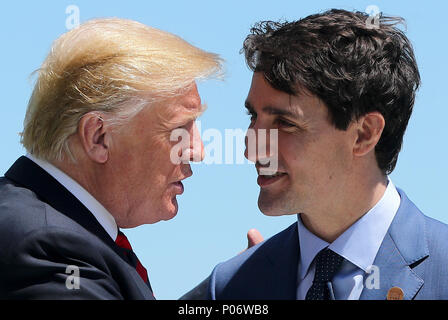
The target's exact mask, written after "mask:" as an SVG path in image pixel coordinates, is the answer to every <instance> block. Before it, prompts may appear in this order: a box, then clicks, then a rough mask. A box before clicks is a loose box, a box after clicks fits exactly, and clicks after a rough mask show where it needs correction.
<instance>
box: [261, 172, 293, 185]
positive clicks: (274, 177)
mask: <svg viewBox="0 0 448 320" xmlns="http://www.w3.org/2000/svg"><path fill="white" fill-rule="evenodd" d="M287 175H288V174H287V173H286V172H275V173H273V174H270V175H269V174H268V175H259V176H258V179H257V183H258V185H259V186H260V187H262V188H263V187H267V186H268V185H271V184H273V183H276V182H278V181H280V180H282V179H283V178H285V177H286V176H287Z"/></svg>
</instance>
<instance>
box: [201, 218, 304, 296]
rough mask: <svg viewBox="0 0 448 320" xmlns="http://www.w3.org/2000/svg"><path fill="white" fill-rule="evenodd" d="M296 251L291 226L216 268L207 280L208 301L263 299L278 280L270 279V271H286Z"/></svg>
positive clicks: (294, 228)
mask: <svg viewBox="0 0 448 320" xmlns="http://www.w3.org/2000/svg"><path fill="white" fill-rule="evenodd" d="M297 248H298V235H297V222H295V223H294V224H292V225H291V226H289V227H288V228H286V229H285V230H283V231H281V232H279V233H277V234H276V235H274V236H272V237H271V238H269V239H268V240H265V241H263V242H261V243H259V244H258V245H256V246H254V247H252V248H250V249H248V250H246V251H244V252H243V253H241V254H239V255H237V256H235V257H233V258H232V259H229V260H227V261H225V262H223V263H220V264H218V265H217V266H216V267H215V269H214V270H213V272H212V274H211V276H210V281H209V298H211V299H223V298H224V299H225V298H227V297H229V298H231V299H246V298H253V297H259V298H263V297H265V295H266V287H269V286H271V285H273V284H272V283H271V282H273V281H275V278H276V277H277V276H278V275H273V274H272V271H274V270H284V271H285V270H287V268H288V266H287V265H289V264H290V263H289V260H291V259H297V254H291V252H294V251H295V250H298V249H297ZM292 265H294V263H292ZM279 266H281V267H279ZM279 268H280V269H279ZM260 279H263V280H262V281H260Z"/></svg>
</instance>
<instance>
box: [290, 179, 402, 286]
mask: <svg viewBox="0 0 448 320" xmlns="http://www.w3.org/2000/svg"><path fill="white" fill-rule="evenodd" d="M399 206H400V195H399V193H398V191H397V189H396V188H395V186H394V184H393V183H392V181H391V180H390V179H389V181H388V185H387V188H386V191H385V192H384V195H383V196H382V197H381V199H380V200H379V201H378V203H377V204H376V205H375V206H374V207H373V208H372V209H370V210H369V211H368V212H367V213H366V214H365V215H363V216H362V217H361V218H360V219H359V220H358V221H356V222H355V223H354V224H352V225H351V226H350V227H349V228H348V229H347V230H346V231H345V232H344V233H343V234H341V235H340V236H339V237H338V238H337V239H336V240H335V241H333V242H332V243H331V244H329V243H328V242H326V241H324V240H322V239H320V238H319V237H317V236H316V235H314V234H312V233H311V232H310V231H309V230H308V229H307V228H306V227H305V226H304V225H303V222H302V219H301V218H300V215H298V233H299V244H300V266H299V269H300V270H299V276H300V278H301V279H303V278H305V276H306V274H307V273H308V271H309V267H310V265H311V263H312V262H313V259H314V257H315V256H316V255H317V254H318V253H319V251H321V250H322V249H323V248H325V247H327V246H328V248H329V249H331V250H333V251H334V252H336V253H337V254H339V255H341V256H342V257H344V258H345V259H346V260H348V261H350V262H351V263H353V264H354V265H356V266H357V267H358V268H360V269H362V270H364V271H365V272H367V271H368V269H369V267H370V266H372V264H373V262H374V260H375V257H376V254H377V253H378V250H379V248H380V246H381V243H382V241H383V239H384V236H385V235H386V233H387V230H388V229H389V226H390V224H391V223H392V220H393V218H394V216H395V214H396V213H397V210H398V208H399Z"/></svg>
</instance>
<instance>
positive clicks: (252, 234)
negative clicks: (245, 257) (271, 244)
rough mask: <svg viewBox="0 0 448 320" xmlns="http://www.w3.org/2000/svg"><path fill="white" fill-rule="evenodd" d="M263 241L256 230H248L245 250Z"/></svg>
mask: <svg viewBox="0 0 448 320" xmlns="http://www.w3.org/2000/svg"><path fill="white" fill-rule="evenodd" d="M263 240H264V239H263V236H262V235H261V233H260V232H259V231H258V230H257V229H250V230H249V231H248V232H247V249H249V248H251V247H253V246H254V245H256V244H258V243H260V242H262V241H263ZM247 249H246V250H247Z"/></svg>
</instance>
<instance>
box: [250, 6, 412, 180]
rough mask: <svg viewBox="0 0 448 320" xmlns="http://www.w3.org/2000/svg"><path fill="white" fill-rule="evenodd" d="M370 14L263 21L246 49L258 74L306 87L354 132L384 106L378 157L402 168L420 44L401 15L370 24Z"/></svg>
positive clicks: (382, 164) (288, 88)
mask: <svg viewBox="0 0 448 320" xmlns="http://www.w3.org/2000/svg"><path fill="white" fill-rule="evenodd" d="M368 18H369V16H368V15H367V14H365V13H362V12H349V11H345V10H337V9H332V10H329V11H326V12H324V13H320V14H314V15H310V16H308V17H306V18H304V19H301V20H298V21H295V22H273V21H262V22H259V23H257V24H256V25H255V26H254V27H253V28H252V29H251V34H250V35H248V36H247V38H246V39H245V41H244V45H243V49H242V52H243V53H244V54H245V57H246V62H247V64H248V66H249V68H251V70H252V71H254V72H262V73H263V74H264V76H265V78H266V80H267V81H268V82H269V83H270V84H271V85H272V87H274V88H276V89H278V90H281V91H283V92H286V93H288V94H291V95H297V94H300V91H301V89H302V88H306V89H307V90H308V91H310V92H311V93H313V94H315V95H316V96H318V97H319V98H320V99H321V100H322V101H323V102H324V103H325V104H326V106H327V107H328V109H329V112H330V116H331V119H332V122H333V125H334V126H335V127H336V128H337V129H339V130H346V129H347V128H348V125H349V124H350V122H351V121H352V120H356V119H359V117H361V116H363V115H364V114H366V113H368V112H372V111H378V112H380V113H381V114H382V115H383V117H384V119H385V121H386V125H385V128H384V131H383V133H382V135H381V138H380V140H379V142H378V144H377V145H376V147H375V155H376V159H377V162H378V166H379V168H380V169H381V170H382V172H383V173H384V174H389V173H391V172H392V171H393V169H394V168H395V165H396V162H397V158H398V153H399V152H400V149H401V146H402V143H403V135H404V132H405V130H406V127H407V124H408V121H409V117H410V116H411V113H412V108H413V105H414V100H415V92H416V90H417V88H418V87H419V85H420V75H419V71H418V68H417V63H416V60H415V57H414V53H413V49H412V45H411V43H410V41H409V40H408V39H407V37H406V36H405V35H404V33H403V32H402V31H401V30H400V29H398V28H397V27H396V25H397V24H398V23H403V22H404V20H403V19H402V18H400V17H386V16H383V15H380V17H379V25H372V24H369V23H367V21H368Z"/></svg>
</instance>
